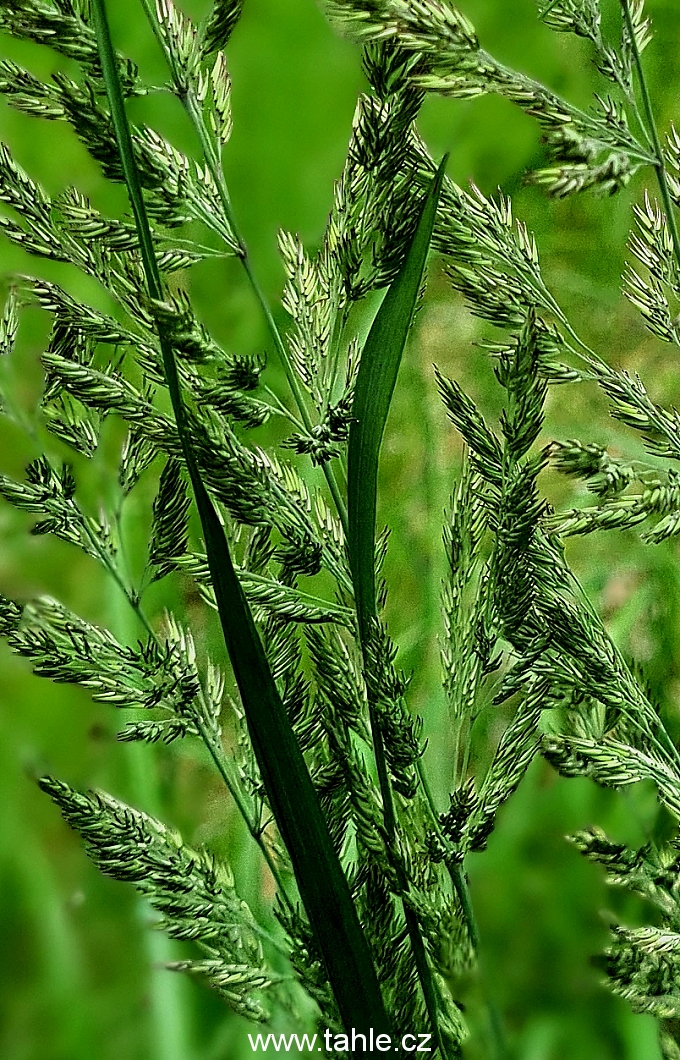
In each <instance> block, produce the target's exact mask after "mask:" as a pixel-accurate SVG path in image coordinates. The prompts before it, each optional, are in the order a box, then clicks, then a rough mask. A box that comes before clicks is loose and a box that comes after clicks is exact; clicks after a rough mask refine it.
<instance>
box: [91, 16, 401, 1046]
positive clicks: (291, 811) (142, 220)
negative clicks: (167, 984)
mask: <svg viewBox="0 0 680 1060" xmlns="http://www.w3.org/2000/svg"><path fill="white" fill-rule="evenodd" d="M93 13H94V20H95V26H96V30H97V41H98V48H99V54H100V58H101V63H102V70H103V74H104V80H105V83H106V90H107V95H108V99H109V104H110V107H111V116H112V121H113V125H114V129H115V133H116V139H117V141H118V147H119V150H120V155H121V162H122V165H123V172H124V174H125V181H126V184H127V188H128V193H129V196H130V201H131V204H132V208H133V212H134V215H135V222H136V225H137V231H138V236H139V243H140V249H141V253H142V259H143V263H144V269H145V273H146V278H147V284H148V287H149V293H150V295H151V297H152V298H153V299H154V300H156V301H158V300H160V299H161V298H162V293H163V292H162V286H161V280H160V274H159V270H158V264H157V261H156V256H155V251H154V246H153V240H152V236H151V230H150V227H149V221H148V217H147V214H146V209H145V205H144V200H143V197H142V191H141V185H140V181H139V175H138V172H137V168H136V165H135V161H134V155H133V149H132V142H131V137H130V129H129V125H128V122H127V117H126V114H125V108H124V104H123V98H122V93H121V88H120V82H119V78H118V73H117V69H116V64H115V58H114V53H113V48H112V45H111V39H110V33H109V28H108V22H107V17H106V9H105V5H104V0H94V2H93ZM158 331H159V338H160V342H161V349H162V354H163V364H164V369H165V375H166V381H167V385H168V390H169V393H170V398H171V400H172V406H173V412H174V415H175V419H176V422H177V428H178V432H179V436H180V440H181V444H182V451H183V455H184V459H185V461H186V466H187V469H188V472H189V476H190V479H191V484H192V487H193V491H194V496H195V498H196V505H197V508H198V512H199V515H200V519H201V525H202V529H203V534H204V537H205V544H206V551H207V555H208V564H209V567H210V574H211V577H212V583H213V587H214V590H215V597H216V600H217V605H218V611H219V615H220V620H221V623H222V629H223V632H224V638H225V642H226V645H227V650H228V653H229V657H230V660H231V664H232V667H233V671H234V676H235V678H236V683H237V685H238V688H239V692H240V694H241V698H242V702H243V708H244V711H245V714H246V718H247V720H248V727H249V731H250V736H251V739H252V743H253V748H254V751H255V755H256V757H257V761H258V765H259V768H260V771H261V774H262V779H263V781H264V784H265V787H266V790H267V794H268V797H269V801H270V804H271V808H272V811H273V813H274V817H275V819H276V823H277V825H278V828H279V830H280V832H281V835H282V837H283V840H284V842H285V844H286V846H287V848H288V852H289V854H290V858H291V861H292V863H293V867H294V870H295V877H296V880H297V884H298V888H299V891H300V896H301V898H302V901H303V903H304V906H305V909H306V911H307V915H308V916H309V920H310V923H311V926H312V930H313V932H314V935H315V938H316V941H317V944H318V946H319V950H320V952H321V954H322V956H323V960H324V963H325V967H326V971H327V973H328V978H329V980H330V983H331V985H332V987H333V991H334V993H335V997H336V1000H337V1003H338V1007H339V1009H340V1013H341V1016H342V1019H343V1022H344V1023H345V1026H346V1027H348V1028H357V1029H361V1030H363V1031H364V1032H367V1031H368V1028H369V1027H372V1028H374V1029H375V1030H376V1032H377V1031H381V1032H389V1021H388V1018H387V1015H386V1012H385V1009H384V1005H383V1001H382V996H381V993H380V987H379V985H378V981H377V977H376V974H375V970H374V967H373V962H372V960H371V954H370V950H369V948H368V944H367V942H366V939H365V937H364V934H363V931H362V929H361V926H360V924H359V920H358V917H357V914H356V910H355V907H354V904H353V902H352V898H351V895H350V891H349V887H348V884H347V880H346V878H345V875H344V872H343V870H342V866H341V864H340V861H339V859H338V856H337V854H336V853H335V850H334V848H333V844H332V842H331V838H330V834H329V831H328V826H327V824H326V821H325V819H324V817H323V814H322V812H321V809H320V806H319V802H318V799H317V796H316V792H315V790H314V787H313V785H312V781H311V778H310V776H309V772H308V770H307V767H306V765H305V761H304V759H303V757H302V752H301V751H300V748H299V746H298V743H297V741H296V739H295V736H294V734H293V731H292V729H291V725H290V722H289V720H288V716H287V714H286V711H285V708H284V706H283V703H282V702H281V698H280V696H279V693H278V691H277V688H276V685H275V683H274V679H273V677H272V674H271V670H270V668H269V665H268V662H267V657H266V655H265V652H264V649H263V647H262V642H261V640H260V637H259V635H258V633H257V630H256V627H255V623H254V621H253V618H252V615H251V612H250V609H249V607H248V604H247V602H246V599H245V596H244V594H243V590H242V588H241V585H240V583H239V581H238V578H237V575H236V572H235V570H234V565H233V562H232V559H231V556H230V554H229V548H228V545H227V541H226V538H225V535H224V530H223V528H222V524H221V522H220V519H219V517H218V514H217V512H216V510H215V508H214V506H213V504H212V501H211V499H210V497H209V495H208V493H207V491H206V488H205V486H204V485H203V482H202V480H201V476H200V473H199V470H198V466H197V463H196V460H195V457H194V454H193V451H192V446H191V441H190V435H189V430H188V423H187V416H186V410H185V407H184V402H183V398H182V393H181V390H180V384H179V378H178V374H177V366H176V363H175V357H174V351H173V348H172V343H171V339H170V337H169V336H168V334H167V333H166V332H165V329H164V327H163V326H161V325H160V324H159V327H158Z"/></svg>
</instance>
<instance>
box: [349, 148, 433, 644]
mask: <svg viewBox="0 0 680 1060" xmlns="http://www.w3.org/2000/svg"><path fill="white" fill-rule="evenodd" d="M447 160H448V155H445V156H444V158H443V160H442V162H441V164H440V166H439V169H438V170H437V173H436V174H435V177H434V179H433V181H432V184H431V186H430V189H429V191H428V193H427V195H426V197H425V202H424V203H423V208H422V211H421V214H420V219H419V221H418V225H417V227H416V230H415V234H414V236H413V240H412V242H411V245H410V247H409V250H408V253H407V255H406V258H405V260H404V264H403V265H402V267H401V269H400V271H399V273H398V275H397V278H396V279H395V280H394V282H393V283H392V285H391V286H390V288H389V290H388V292H387V294H386V295H385V298H384V299H383V302H382V305H381V306H380V309H379V310H378V312H377V314H376V317H375V320H374V321H373V325H372V327H371V330H370V331H369V333H368V337H367V339H366V342H365V344H364V348H363V351H362V354H361V361H360V363H359V372H358V375H357V382H356V390H355V395H354V405H353V408H352V424H351V427H350V432H349V448H348V454H347V506H348V518H349V535H348V544H349V556H350V567H351V571H352V582H353V585H354V595H355V600H356V607H357V615H358V619H359V630H360V634H361V638H362V641H363V642H364V643H365V641H366V639H367V631H368V625H369V623H370V620H371V619H372V618H373V617H374V616H375V614H376V599H375V517H376V506H377V494H378V460H379V457H380V446H381V444H382V438H383V434H384V431H385V424H386V422H387V415H388V412H389V409H390V403H391V401H392V394H393V393H394V387H395V385H396V382H397V374H398V372H399V365H400V363H401V358H402V354H403V352H404V347H405V345H406V339H407V337H408V333H409V329H410V327H411V322H412V320H413V314H414V313H415V309H416V304H417V301H418V295H419V292H420V286H421V283H422V280H423V273H424V271H425V262H426V260H427V252H428V250H429V247H430V240H431V238H432V230H433V228H434V223H435V219H436V216H437V203H438V201H439V193H440V191H441V186H442V182H443V180H444V173H445V170H446V163H447Z"/></svg>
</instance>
